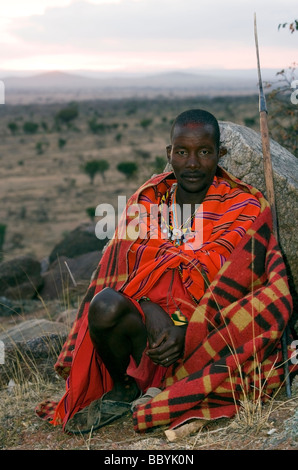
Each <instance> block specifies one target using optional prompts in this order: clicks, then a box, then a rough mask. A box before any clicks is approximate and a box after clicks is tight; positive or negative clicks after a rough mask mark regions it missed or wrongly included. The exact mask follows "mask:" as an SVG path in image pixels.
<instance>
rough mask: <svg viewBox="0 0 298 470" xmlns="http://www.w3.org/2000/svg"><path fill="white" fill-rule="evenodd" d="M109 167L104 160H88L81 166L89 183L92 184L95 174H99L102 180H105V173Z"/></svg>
mask: <svg viewBox="0 0 298 470" xmlns="http://www.w3.org/2000/svg"><path fill="white" fill-rule="evenodd" d="M109 167H110V164H109V162H108V161H106V160H89V161H88V162H86V163H85V164H84V165H83V170H84V172H85V173H86V174H87V175H88V176H89V178H90V183H91V184H93V182H94V178H95V175H96V173H100V174H101V176H102V179H103V180H105V172H106V171H107V170H108V169H109Z"/></svg>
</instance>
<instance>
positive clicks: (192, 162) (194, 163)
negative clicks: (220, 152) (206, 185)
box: [186, 152, 200, 168]
mask: <svg viewBox="0 0 298 470" xmlns="http://www.w3.org/2000/svg"><path fill="white" fill-rule="evenodd" d="M186 166H187V167H188V168H198V167H199V166H200V159H199V157H198V156H197V154H196V152H190V153H189V155H188V159H187V162H186Z"/></svg>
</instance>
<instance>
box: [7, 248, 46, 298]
mask: <svg viewBox="0 0 298 470" xmlns="http://www.w3.org/2000/svg"><path fill="white" fill-rule="evenodd" d="M42 283H43V279H42V277H41V266H40V263H39V261H37V260H36V259H35V258H32V257H31V256H28V255H23V256H18V257H17V258H14V259H12V260H9V261H4V262H2V263H1V264H0V296H3V297H6V298H8V299H32V298H34V297H35V296H36V294H37V292H38V290H39V289H40V287H41V286H42Z"/></svg>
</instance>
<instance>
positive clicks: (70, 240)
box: [49, 223, 107, 263]
mask: <svg viewBox="0 0 298 470" xmlns="http://www.w3.org/2000/svg"><path fill="white" fill-rule="evenodd" d="M106 243H107V240H106V239H105V240H99V239H98V238H97V237H96V235H95V224H90V223H86V224H81V225H79V226H78V227H77V228H75V229H74V230H72V231H71V232H70V233H69V234H68V235H66V237H65V238H64V239H63V240H61V242H59V243H58V244H57V245H56V246H55V247H54V248H53V250H52V252H51V253H50V256H49V262H50V263H52V262H54V261H56V260H58V259H59V257H61V256H66V257H67V258H76V257H77V256H80V255H82V254H84V253H90V252H91V251H100V250H101V249H102V248H103V247H104V246H105V245H106Z"/></svg>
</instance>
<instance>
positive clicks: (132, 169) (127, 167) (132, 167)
mask: <svg viewBox="0 0 298 470" xmlns="http://www.w3.org/2000/svg"><path fill="white" fill-rule="evenodd" d="M117 170H118V171H120V173H123V174H124V175H125V176H126V178H127V179H131V178H132V177H133V176H134V175H135V174H136V172H137V170H138V165H137V164H136V163H135V162H121V163H118V165H117Z"/></svg>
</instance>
